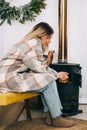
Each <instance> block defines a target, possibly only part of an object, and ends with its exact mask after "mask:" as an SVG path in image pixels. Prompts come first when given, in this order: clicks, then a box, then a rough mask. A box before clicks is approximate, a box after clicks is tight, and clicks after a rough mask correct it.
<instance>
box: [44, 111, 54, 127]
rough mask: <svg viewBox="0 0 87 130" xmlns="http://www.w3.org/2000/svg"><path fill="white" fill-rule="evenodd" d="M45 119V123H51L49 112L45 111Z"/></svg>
mask: <svg viewBox="0 0 87 130" xmlns="http://www.w3.org/2000/svg"><path fill="white" fill-rule="evenodd" d="M45 121H46V124H47V125H52V118H51V115H50V112H45Z"/></svg>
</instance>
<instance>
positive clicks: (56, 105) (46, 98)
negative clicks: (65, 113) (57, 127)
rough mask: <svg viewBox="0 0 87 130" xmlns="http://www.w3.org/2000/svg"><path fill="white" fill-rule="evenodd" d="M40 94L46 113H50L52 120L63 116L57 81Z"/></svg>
mask: <svg viewBox="0 0 87 130" xmlns="http://www.w3.org/2000/svg"><path fill="white" fill-rule="evenodd" d="M38 92H40V93H41V99H42V103H43V106H44V112H47V111H49V112H50V113H51V116H52V118H56V117H58V116H60V115H61V114H62V111H61V109H62V105H61V102H60V98H59V94H58V90H57V84H56V81H52V82H51V83H49V84H48V85H47V86H46V87H45V88H43V89H41V90H39V91H38Z"/></svg>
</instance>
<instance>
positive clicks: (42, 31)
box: [22, 22, 54, 41]
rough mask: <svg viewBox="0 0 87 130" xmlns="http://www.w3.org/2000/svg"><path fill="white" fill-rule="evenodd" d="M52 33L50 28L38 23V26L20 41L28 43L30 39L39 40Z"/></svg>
mask: <svg viewBox="0 0 87 130" xmlns="http://www.w3.org/2000/svg"><path fill="white" fill-rule="evenodd" d="M53 33H54V30H53V29H52V27H51V26H50V25H49V24H48V23H45V22H40V23H38V24H36V25H35V26H34V27H33V29H32V30H31V31H30V32H29V33H28V34H27V35H25V37H24V38H23V39H22V40H23V41H28V40H30V39H32V38H35V37H37V38H41V37H43V36H44V35H49V36H50V35H51V34H53Z"/></svg>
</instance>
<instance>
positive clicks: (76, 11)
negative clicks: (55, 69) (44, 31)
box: [0, 0, 87, 102]
mask: <svg viewBox="0 0 87 130" xmlns="http://www.w3.org/2000/svg"><path fill="white" fill-rule="evenodd" d="M28 1H29V0H25V1H24V0H20V3H19V5H20V4H25V3H27V2H28ZM14 2H15V3H13V4H14V5H18V2H17V0H14ZM46 3H47V6H46V9H45V10H42V13H41V14H40V15H39V16H37V18H36V21H34V22H30V21H29V22H26V24H23V25H22V24H20V23H18V22H16V21H15V22H13V23H12V25H11V26H10V25H8V24H7V23H4V24H3V25H2V26H0V58H1V57H3V55H4V54H5V53H6V52H7V51H8V49H9V48H10V46H12V44H14V43H15V42H17V41H19V40H20V39H21V38H22V37H23V36H24V35H25V34H26V33H27V32H28V31H29V30H30V29H31V28H32V27H33V26H34V25H35V24H36V23H38V22H41V21H45V22H48V23H49V24H50V25H51V26H52V27H53V28H54V30H55V34H54V37H53V39H52V43H51V46H50V48H51V49H55V51H56V53H55V59H54V62H57V56H58V0H46ZM19 5H18V6H19ZM86 12H87V0H68V61H69V62H71V63H79V64H80V66H81V67H82V80H83V81H82V88H81V89H80V102H87V94H86V93H87V80H86V77H87V61H86V48H87V38H86V34H87V13H86Z"/></svg>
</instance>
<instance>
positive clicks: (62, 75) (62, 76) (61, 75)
mask: <svg viewBox="0 0 87 130" xmlns="http://www.w3.org/2000/svg"><path fill="white" fill-rule="evenodd" d="M68 75H69V73H67V72H59V73H58V78H59V79H60V80H62V81H64V80H67V79H68V78H69V76H68Z"/></svg>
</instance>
